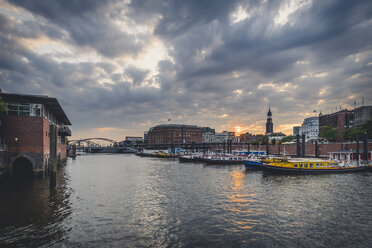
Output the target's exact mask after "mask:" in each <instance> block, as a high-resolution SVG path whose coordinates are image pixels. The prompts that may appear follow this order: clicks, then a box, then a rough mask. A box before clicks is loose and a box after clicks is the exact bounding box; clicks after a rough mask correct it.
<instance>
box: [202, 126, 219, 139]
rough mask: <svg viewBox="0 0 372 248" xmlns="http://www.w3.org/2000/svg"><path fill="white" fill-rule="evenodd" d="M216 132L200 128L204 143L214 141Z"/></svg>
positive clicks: (207, 128) (211, 129)
mask: <svg viewBox="0 0 372 248" xmlns="http://www.w3.org/2000/svg"><path fill="white" fill-rule="evenodd" d="M215 134H216V131H215V130H214V129H213V128H210V127H202V136H203V142H204V143H213V142H215V140H216V135H215Z"/></svg>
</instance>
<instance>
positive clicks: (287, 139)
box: [281, 135, 296, 143]
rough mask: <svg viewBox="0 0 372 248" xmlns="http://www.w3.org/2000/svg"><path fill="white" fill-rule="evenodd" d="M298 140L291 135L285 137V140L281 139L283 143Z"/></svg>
mask: <svg viewBox="0 0 372 248" xmlns="http://www.w3.org/2000/svg"><path fill="white" fill-rule="evenodd" d="M294 139H296V136H294V135H291V136H286V137H284V138H283V139H281V143H284V142H291V141H292V140H294Z"/></svg>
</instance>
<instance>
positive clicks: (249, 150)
mask: <svg viewBox="0 0 372 248" xmlns="http://www.w3.org/2000/svg"><path fill="white" fill-rule="evenodd" d="M250 153H251V143H248V154H247V155H248V156H249V154H250Z"/></svg>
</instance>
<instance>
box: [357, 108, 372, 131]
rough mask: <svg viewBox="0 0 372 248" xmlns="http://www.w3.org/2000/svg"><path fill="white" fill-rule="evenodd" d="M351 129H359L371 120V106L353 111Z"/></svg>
mask: <svg viewBox="0 0 372 248" xmlns="http://www.w3.org/2000/svg"><path fill="white" fill-rule="evenodd" d="M353 112H354V120H353V127H360V126H362V125H364V124H366V123H367V122H368V121H369V120H371V119H372V106H362V107H359V108H356V109H354V111H353Z"/></svg>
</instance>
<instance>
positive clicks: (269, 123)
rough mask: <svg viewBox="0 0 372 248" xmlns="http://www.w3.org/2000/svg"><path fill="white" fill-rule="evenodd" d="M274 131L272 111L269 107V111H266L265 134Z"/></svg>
mask: <svg viewBox="0 0 372 248" xmlns="http://www.w3.org/2000/svg"><path fill="white" fill-rule="evenodd" d="M273 132H274V124H273V120H272V113H271V110H270V108H269V112H267V120H266V135H270V134H272V133H273Z"/></svg>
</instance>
